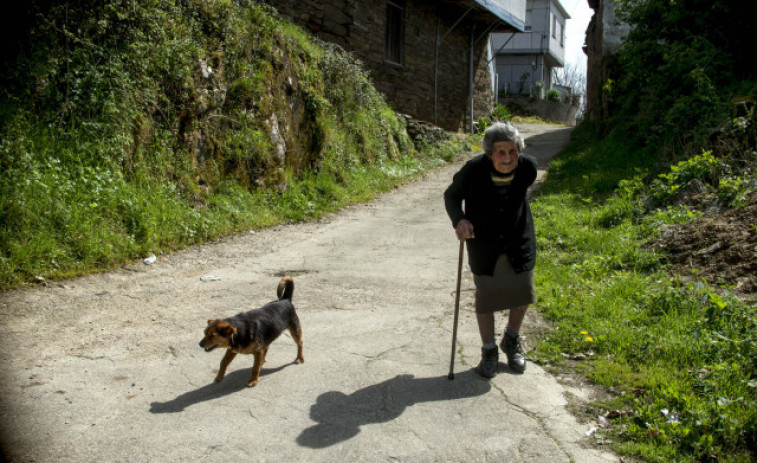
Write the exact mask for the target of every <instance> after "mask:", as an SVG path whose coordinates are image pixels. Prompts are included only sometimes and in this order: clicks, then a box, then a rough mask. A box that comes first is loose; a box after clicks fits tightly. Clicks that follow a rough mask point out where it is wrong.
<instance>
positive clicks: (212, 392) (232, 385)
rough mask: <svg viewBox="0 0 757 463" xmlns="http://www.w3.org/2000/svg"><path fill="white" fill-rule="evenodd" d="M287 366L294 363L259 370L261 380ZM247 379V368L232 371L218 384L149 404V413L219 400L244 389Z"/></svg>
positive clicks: (176, 409)
mask: <svg viewBox="0 0 757 463" xmlns="http://www.w3.org/2000/svg"><path fill="white" fill-rule="evenodd" d="M289 365H294V363H290V364H286V365H282V366H280V367H278V368H270V369H262V370H260V376H261V378H262V377H263V376H265V375H269V374H271V373H275V372H277V371H280V370H283V369H284V368H286V367H287V366H289ZM249 379H250V369H249V368H242V369H239V370H236V371H233V372H231V373H229V374H227V375H226V377H225V378H224V379H223V381H221V382H220V383H210V384H208V385H206V386H203V387H201V388H199V389H195V390H194V391H189V392H185V393H184V394H182V395H180V396H178V397H176V398H175V399H173V400H169V401H168V402H152V403H151V404H150V413H178V412H182V411H184V409H185V408H187V407H189V406H191V405H195V404H198V403H200V402H207V401H208V400H215V399H220V398H221V397H224V396H227V395H229V394H233V393H235V392H239V391H241V390H244V389H246V388H247V381H248V380H249Z"/></svg>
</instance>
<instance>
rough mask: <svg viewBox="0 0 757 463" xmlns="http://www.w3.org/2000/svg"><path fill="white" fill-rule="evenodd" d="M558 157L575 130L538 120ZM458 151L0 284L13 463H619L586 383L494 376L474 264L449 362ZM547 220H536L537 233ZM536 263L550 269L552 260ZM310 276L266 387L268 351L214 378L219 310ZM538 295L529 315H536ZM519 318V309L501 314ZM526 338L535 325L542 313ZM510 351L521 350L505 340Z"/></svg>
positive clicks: (535, 132)
mask: <svg viewBox="0 0 757 463" xmlns="http://www.w3.org/2000/svg"><path fill="white" fill-rule="evenodd" d="M522 129H523V131H524V133H525V134H526V135H529V139H528V140H527V144H528V145H530V146H529V148H527V149H526V152H527V153H529V154H532V155H534V156H536V157H537V158H538V159H539V161H540V167H541V168H545V167H546V164H547V162H548V160H549V159H551V156H553V155H554V154H555V153H556V152H557V151H559V149H561V148H562V147H563V146H564V145H565V144H566V143H567V138H568V134H569V132H570V129H566V128H562V127H555V126H546V125H527V126H525V125H524V126H523V127H522ZM460 165H461V163H457V164H455V165H452V166H449V167H445V168H442V169H439V170H435V171H433V172H429V173H428V174H427V175H426V176H425V177H424V178H422V179H420V180H417V181H414V182H411V183H409V184H407V185H405V186H403V187H401V188H398V189H396V190H394V191H392V192H391V193H388V194H386V195H383V196H382V197H381V198H379V199H377V200H376V201H373V202H371V203H369V204H364V205H359V206H354V207H350V208H347V209H345V210H343V211H340V212H339V213H336V214H333V215H330V216H328V217H326V218H324V219H322V220H319V221H318V222H315V223H308V224H297V225H292V226H282V227H275V228H270V229H266V230H260V231H257V232H255V233H252V232H249V233H243V234H241V235H239V236H235V237H231V238H228V239H224V240H221V241H220V242H217V243H213V244H209V245H205V246H197V247H193V248H191V249H187V250H185V251H182V252H177V253H175V254H171V255H164V256H158V259H157V262H155V263H154V264H152V265H144V264H143V263H142V262H137V263H134V264H132V265H129V266H126V267H124V268H123V269H121V270H118V271H115V272H110V273H105V274H100V275H95V276H91V277H87V278H80V279H76V280H70V281H66V282H63V283H62V284H58V283H54V284H50V285H49V286H47V287H36V288H30V289H26V290H21V291H11V292H7V293H4V294H1V295H0V325H1V326H2V332H3V349H2V351H1V352H0V366H1V368H2V375H0V407H1V408H0V410H2V417H3V418H2V444H3V448H4V451H5V453H6V457H7V458H8V459H9V460H11V461H15V462H179V461H181V462H216V461H217V462H236V461H256V462H280V461H287V462H293V461H294V462H300V461H302V462H334V461H360V462H389V461H401V462H457V461H459V462H535V463H536V462H565V463H568V462H578V463H584V462H588V463H592V462H617V461H619V459H618V458H617V457H616V456H614V455H612V454H610V453H607V452H606V451H603V450H602V449H598V448H594V447H592V446H591V442H590V439H589V438H587V437H586V436H585V435H584V433H585V432H586V430H587V429H588V428H589V424H586V423H583V424H582V423H579V422H578V421H577V419H576V418H575V417H573V416H572V415H571V414H570V413H569V411H568V404H569V401H571V400H581V398H582V397H583V398H584V399H585V398H586V397H587V396H588V392H587V391H585V390H582V389H578V388H570V387H568V386H565V385H562V384H561V383H560V382H559V381H558V380H557V379H556V378H555V377H553V376H551V375H550V374H548V373H546V372H545V371H544V370H543V369H542V368H540V367H539V366H538V365H536V364H534V363H532V362H531V363H529V365H528V370H527V371H526V373H525V374H523V375H516V374H511V372H510V371H509V370H508V368H507V367H506V366H505V364H504V363H501V365H500V372H499V375H498V376H497V377H496V378H494V379H493V380H491V381H489V380H484V379H482V378H480V377H478V376H477V375H476V374H475V373H474V372H473V371H472V368H473V367H475V365H476V364H477V362H478V359H479V355H480V342H479V339H478V334H477V329H476V325H475V317H474V315H473V309H472V302H473V283H472V278H471V275H470V273H469V271H468V270H467V266H466V268H465V271H464V274H463V291H462V301H461V314H460V324H459V334H458V341H459V344H458V349H457V354H456V364H455V371H456V377H455V379H454V380H453V381H449V380H448V379H447V372H448V368H449V358H450V353H451V350H450V347H451V331H452V315H453V309H454V288H455V281H456V268H457V252H458V243H457V241H456V240H455V235H454V232H453V230H452V227H451V225H450V223H449V221H448V219H447V217H446V214H445V212H444V205H443V201H442V192H443V190H444V188H446V186H447V185H448V183H449V182H450V180H451V177H452V174H453V173H454V172H455V171H456V170H457V169H458V168H459V167H460ZM537 232H538V231H537ZM537 271H538V269H537ZM285 273H289V274H291V275H292V276H293V277H294V281H295V284H296V287H295V291H294V303H295V306H296V307H297V311H298V313H299V316H300V319H301V321H302V325H303V331H304V355H305V363H303V364H300V365H297V364H294V363H293V360H294V358H295V355H296V347H295V345H294V342H293V341H292V339H291V338H290V337H289V335H288V334H285V335H282V337H281V338H279V339H278V340H277V341H276V342H275V343H274V344H273V345H272V346H271V349H270V351H269V354H268V361H267V363H266V364H265V365H264V366H263V369H262V373H261V379H260V383H259V384H258V386H257V387H254V388H247V387H245V385H246V383H247V379H248V377H249V375H250V367H251V366H252V358H251V357H250V356H238V357H237V359H236V360H234V362H233V363H232V364H231V366H230V367H229V372H228V374H227V376H226V378H225V379H224V380H223V381H222V382H221V383H218V384H215V383H213V378H214V376H215V373H216V372H217V370H218V366H219V361H220V359H221V357H222V355H223V354H222V352H220V351H214V352H211V353H205V352H204V351H203V350H202V349H201V348H200V347H199V346H198V342H199V341H200V339H201V337H202V331H203V329H204V327H205V325H206V322H207V320H208V319H210V318H220V317H227V316H231V315H233V314H235V313H237V312H240V311H243V310H247V309H249V308H253V307H257V306H259V305H262V304H263V303H265V302H268V301H271V300H273V299H274V298H275V291H276V285H277V283H278V281H279V278H280V276H281V275H283V274H285ZM537 318H538V317H536V316H535V314H534V311H533V310H532V311H531V313H530V315H529V318H528V319H527V324H529V323H530V324H531V325H533V324H535V323H537ZM497 323H498V327H497V330H498V331H499V330H500V329H504V316H502V317H500V318H498V319H497ZM525 329H526V333H525V337H526V347H527V349H528V331H527V330H528V329H529V328H528V327H526V328H525ZM502 359H504V356H502Z"/></svg>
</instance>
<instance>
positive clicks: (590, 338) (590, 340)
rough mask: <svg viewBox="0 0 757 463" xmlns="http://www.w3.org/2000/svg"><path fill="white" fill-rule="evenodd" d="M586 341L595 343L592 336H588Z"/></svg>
mask: <svg viewBox="0 0 757 463" xmlns="http://www.w3.org/2000/svg"><path fill="white" fill-rule="evenodd" d="M586 340H587V341H589V342H594V339H593V338H592V337H591V336H586Z"/></svg>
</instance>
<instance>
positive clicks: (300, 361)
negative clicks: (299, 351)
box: [294, 357, 305, 363]
mask: <svg viewBox="0 0 757 463" xmlns="http://www.w3.org/2000/svg"><path fill="white" fill-rule="evenodd" d="M294 363H305V357H297V358H296V359H294Z"/></svg>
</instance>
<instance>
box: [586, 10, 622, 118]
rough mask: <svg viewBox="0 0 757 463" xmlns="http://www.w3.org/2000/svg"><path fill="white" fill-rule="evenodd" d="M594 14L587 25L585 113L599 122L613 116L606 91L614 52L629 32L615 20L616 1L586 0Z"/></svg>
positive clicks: (609, 97)
mask: <svg viewBox="0 0 757 463" xmlns="http://www.w3.org/2000/svg"><path fill="white" fill-rule="evenodd" d="M587 1H588V3H589V7H591V8H592V9H593V10H594V16H592V18H591V21H589V26H588V27H587V28H586V46H585V47H584V52H585V53H586V116H587V117H588V118H589V119H590V120H593V121H600V120H602V119H606V118H607V117H609V116H610V110H609V108H610V102H611V100H610V99H611V95H610V94H609V93H608V92H607V91H605V90H603V87H604V85H605V83H607V80H608V79H611V78H612V74H613V67H614V65H615V62H616V58H615V52H616V51H617V50H618V48H619V47H620V45H621V44H622V42H623V37H625V35H626V34H627V32H628V26H627V25H623V24H618V23H617V21H616V19H615V3H614V1H613V0H587Z"/></svg>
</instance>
